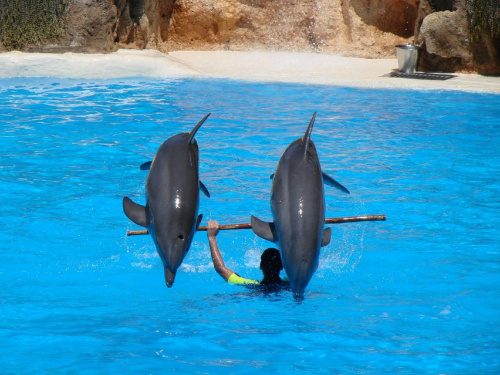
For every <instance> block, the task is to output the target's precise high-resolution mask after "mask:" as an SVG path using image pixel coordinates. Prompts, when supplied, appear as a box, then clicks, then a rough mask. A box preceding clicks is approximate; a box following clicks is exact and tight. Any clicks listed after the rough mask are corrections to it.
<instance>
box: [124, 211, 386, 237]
mask: <svg viewBox="0 0 500 375" xmlns="http://www.w3.org/2000/svg"><path fill="white" fill-rule="evenodd" d="M359 221H385V215H365V216H347V217H330V218H326V219H325V224H342V223H356V222H359ZM231 229H252V224H250V223H245V224H223V225H219V230H231ZM206 230H207V227H206V226H201V227H198V231H206ZM148 233H149V232H148V231H147V229H143V230H127V236H138V235H143V234H148Z"/></svg>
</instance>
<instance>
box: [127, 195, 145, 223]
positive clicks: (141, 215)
mask: <svg viewBox="0 0 500 375" xmlns="http://www.w3.org/2000/svg"><path fill="white" fill-rule="evenodd" d="M123 212H125V215H127V217H128V218H129V219H130V220H132V221H133V222H134V223H136V224H137V225H140V226H142V227H147V226H148V220H147V217H146V207H144V206H141V205H140V204H137V203H134V202H132V200H131V199H130V198H128V197H123Z"/></svg>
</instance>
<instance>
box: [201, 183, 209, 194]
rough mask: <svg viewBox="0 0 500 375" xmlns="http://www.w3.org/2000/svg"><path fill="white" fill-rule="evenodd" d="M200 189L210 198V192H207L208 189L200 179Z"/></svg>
mask: <svg viewBox="0 0 500 375" xmlns="http://www.w3.org/2000/svg"><path fill="white" fill-rule="evenodd" d="M200 190H201V191H202V192H203V194H205V196H206V197H207V198H210V193H209V192H208V189H207V187H206V186H205V184H204V183H203V182H201V181H200Z"/></svg>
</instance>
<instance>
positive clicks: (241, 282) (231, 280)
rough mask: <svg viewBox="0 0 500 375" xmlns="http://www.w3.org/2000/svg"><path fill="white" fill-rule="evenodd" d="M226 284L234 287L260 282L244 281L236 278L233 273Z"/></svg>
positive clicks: (238, 277) (241, 278)
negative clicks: (234, 285)
mask: <svg viewBox="0 0 500 375" xmlns="http://www.w3.org/2000/svg"><path fill="white" fill-rule="evenodd" d="M227 282H228V283H230V284H236V285H245V284H260V282H259V281H257V280H250V279H245V278H243V277H240V276H238V275H237V274H236V273H233V274H232V275H231V276H229V279H227Z"/></svg>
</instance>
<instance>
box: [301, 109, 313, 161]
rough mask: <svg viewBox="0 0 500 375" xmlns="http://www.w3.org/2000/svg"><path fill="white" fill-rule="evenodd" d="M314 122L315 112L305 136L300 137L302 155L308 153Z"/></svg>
mask: <svg viewBox="0 0 500 375" xmlns="http://www.w3.org/2000/svg"><path fill="white" fill-rule="evenodd" d="M314 120H316V112H314V113H313V116H312V118H311V121H310V122H309V126H308V127H307V130H306V134H304V136H303V137H302V146H303V147H304V154H305V153H306V152H307V151H309V141H310V139H311V133H312V130H313V125H314Z"/></svg>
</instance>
